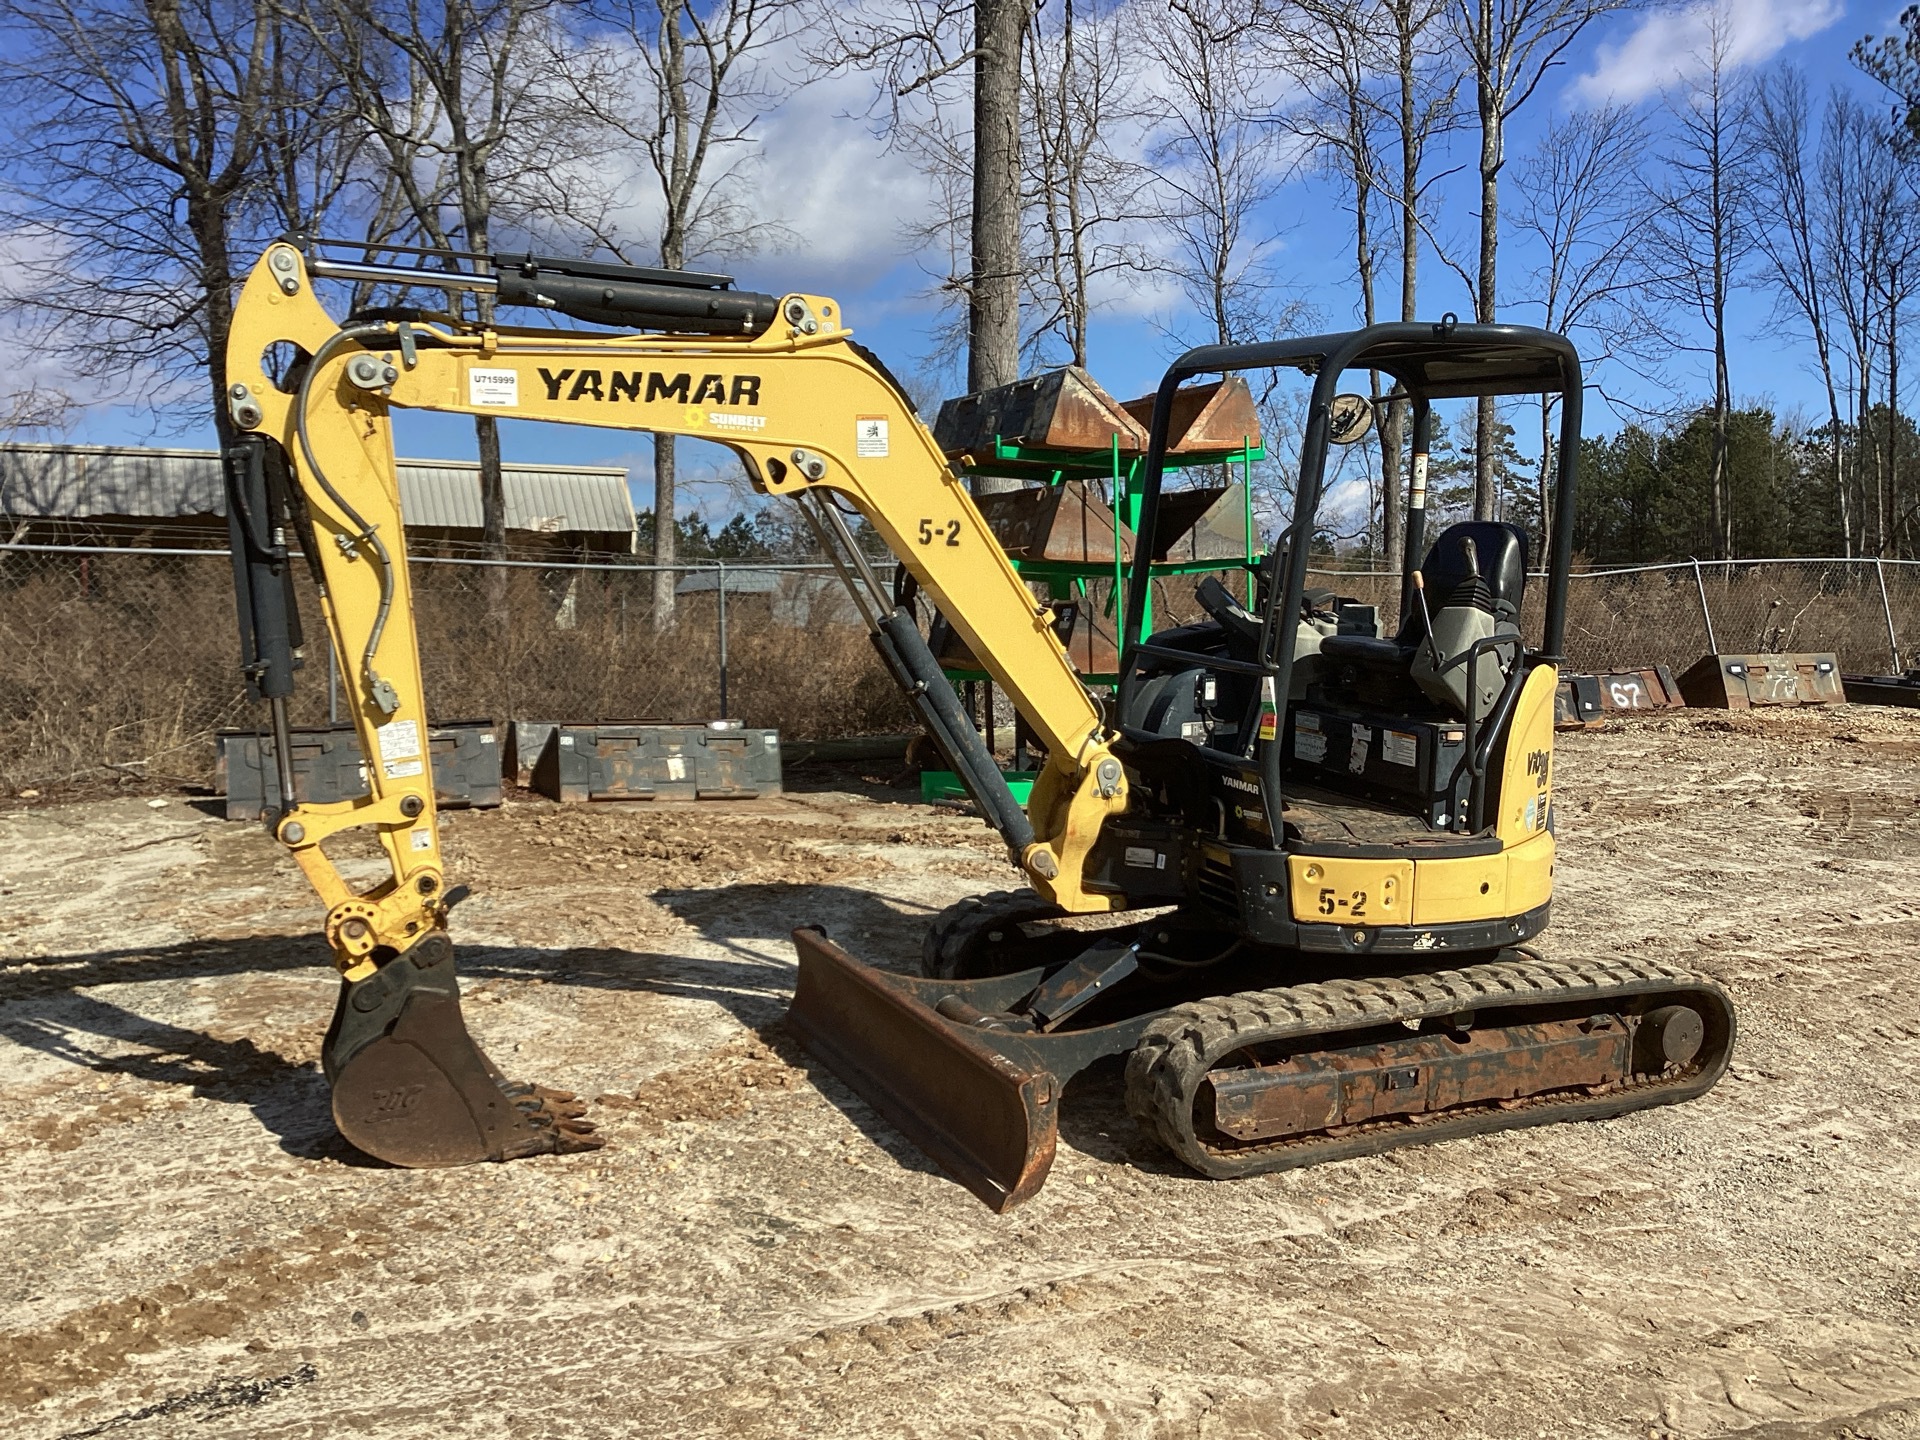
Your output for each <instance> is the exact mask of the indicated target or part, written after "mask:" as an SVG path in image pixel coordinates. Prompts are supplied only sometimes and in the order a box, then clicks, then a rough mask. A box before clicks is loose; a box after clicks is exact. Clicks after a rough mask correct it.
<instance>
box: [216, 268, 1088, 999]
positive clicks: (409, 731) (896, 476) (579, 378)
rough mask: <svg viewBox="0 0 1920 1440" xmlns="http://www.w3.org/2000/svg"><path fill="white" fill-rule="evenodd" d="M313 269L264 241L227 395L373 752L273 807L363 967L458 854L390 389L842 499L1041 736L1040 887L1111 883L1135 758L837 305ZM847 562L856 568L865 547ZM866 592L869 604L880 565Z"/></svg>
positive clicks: (1084, 892)
mask: <svg viewBox="0 0 1920 1440" xmlns="http://www.w3.org/2000/svg"><path fill="white" fill-rule="evenodd" d="M312 280H313V277H312V275H311V274H310V272H309V269H308V266H307V263H306V257H305V256H304V255H303V254H302V253H301V252H300V251H299V250H298V249H296V248H295V247H294V246H292V245H289V244H285V243H282V244H277V245H274V246H272V247H270V248H269V250H268V251H267V253H266V254H265V255H263V256H262V258H261V260H260V262H259V264H258V265H256V267H255V269H254V271H253V273H252V275H251V276H250V277H249V279H248V281H247V284H246V286H245V288H244V290H243V291H242V294H241V297H240V301H239V304H238V306H237V308H236V311H235V315H234V322H233V329H232V339H231V342H230V345H229V350H228V366H227V368H228V376H229V381H230V389H229V392H228V393H229V408H230V410H231V412H232V414H233V417H234V420H235V422H236V424H237V425H238V427H239V428H240V429H241V430H242V431H243V432H246V433H248V434H257V435H263V436H265V437H267V438H269V439H271V440H273V441H276V442H277V443H278V444H279V446H280V447H281V448H282V449H283V450H284V451H285V453H286V456H287V457H288V459H289V461H290V471H291V477H292V486H293V489H294V490H295V491H296V492H297V494H298V497H299V499H300V501H301V502H302V503H303V505H304V509H305V511H306V514H307V516H308V517H309V520H310V529H311V533H310V534H309V535H308V536H306V537H305V540H306V544H307V545H308V546H309V547H311V549H312V551H313V553H314V555H315V556H316V558H317V560H318V566H319V571H320V574H321V577H322V579H323V581H324V588H323V609H324V611H325V619H326V624H327V629H328V632H329V634H330V637H331V640H332V643H333V645H334V648H335V652H336V653H337V654H338V655H339V656H340V657H341V668H342V675H343V680H344V682H345V686H346V689H347V692H348V695H349V697H350V706H349V708H350V710H351V713H352V716H353V719H354V723H355V726H356V728H357V730H358V732H359V736H360V740H361V744H362V747H363V751H364V753H365V754H366V755H367V757H368V762H369V763H368V776H369V784H370V790H371V793H370V795H368V796H367V797H366V798H364V799H362V800H356V801H350V802H345V803H342V804H334V805H295V806H292V807H290V808H289V809H287V811H286V812H285V813H284V814H283V815H282V816H281V818H280V820H279V826H278V835H279V838H280V839H281V840H282V841H283V842H284V843H285V844H286V845H287V846H288V847H289V849H290V850H291V851H292V853H293V855H294V856H295V858H296V859H297V860H298V861H299V863H300V865H301V867H302V869H303V870H304V871H305V873H306V874H307V876H308V878H309V880H310V881H311V882H312V883H313V885H314V887H315V888H316V889H317V890H318V891H319V893H320V895H321V897H322V898H323V899H324V900H325V901H326V902H327V905H328V907H329V913H328V919H327V938H328V941H329V943H330V944H331V945H332V946H333V948H334V950H335V953H336V955H337V956H338V958H339V961H340V965H341V968H342V971H343V973H345V974H346V975H347V977H348V978H349V980H359V979H365V978H367V977H368V976H370V975H371V974H372V973H373V972H374V970H375V969H377V968H378V965H379V963H380V961H381V959H382V958H383V957H384V956H385V955H387V954H391V953H393V952H397V951H401V950H405V949H406V948H408V947H409V946H410V945H412V944H413V943H415V942H416V941H417V939H418V938H419V937H420V936H421V935H423V934H425V933H426V932H428V931H430V930H432V929H435V928H437V927H438V926H439V925H440V924H441V923H442V917H441V914H440V908H439V907H440V905H441V900H440V896H441V894H442V892H443V888H444V872H443V868H442V865H441V861H440V850H439V842H438V836H437V832H436V829H435V817H434V806H433V777H432V772H431V767H430V765H429V764H428V760H427V753H428V752H427V716H426V711H425V702H424V697H423V694H422V684H421V678H420V662H419V653H418V644H417V637H416V635H415V625H414V612H413V606H412V601H411V587H410V584H409V578H408V570H407V556H406V549H405V544H404V536H403V532H402V516H401V513H400V501H399V486H398V481H397V478H396V471H395V463H394V452H393V441H392V431H391V424H390V419H389V416H390V413H391V412H392V411H393V410H395V409H418V410H432V411H439V412H443V413H455V414H470V415H489V416H495V417H500V418H508V419H516V420H544V421H552V422H555V423H559V424H576V425H594V426H599V427H603V428H608V427H610V428H620V429H632V430H644V431H650V432H654V433H658V434H671V435H683V436H690V437H694V438H698V439H702V440H708V441H713V442H715V443H718V444H722V445H725V446H727V447H728V448H729V449H731V450H733V451H734V452H735V453H736V454H737V455H739V456H740V457H741V458H742V460H743V461H744V462H745V465H746V468H747V471H748V473H749V474H750V475H751V476H752V477H753V480H754V483H755V485H756V487H757V488H758V489H760V490H761V491H762V492H764V493H766V494H769V495H781V496H790V497H794V498H796V499H798V500H799V501H801V503H802V504H803V505H805V506H808V507H809V509H810V511H811V513H812V515H813V517H814V518H815V519H816V520H817V521H820V522H823V529H825V530H827V531H829V532H830V531H832V530H833V529H834V528H836V527H838V528H839V533H840V535H841V536H842V537H844V536H845V535H846V531H845V529H844V526H841V524H840V522H839V520H838V518H837V517H838V515H839V509H838V505H839V502H844V503H845V504H847V505H850V506H851V507H852V508H853V509H854V510H856V511H858V512H859V514H860V515H861V516H863V517H864V518H865V519H866V520H867V522H868V523H869V524H870V525H871V526H872V527H873V528H874V530H875V531H876V532H878V534H879V535H880V536H881V537H882V538H883V539H884V540H885V542H886V544H887V546H888V548H889V549H890V550H891V551H892V552H893V554H894V555H895V556H896V557H898V558H899V559H900V560H901V561H902V562H903V563H904V564H905V565H906V567H907V568H908V570H909V571H911V573H912V574H913V575H914V577H915V578H916V579H917V580H918V581H919V583H920V585H921V587H922V588H923V589H924V590H926V591H927V593H928V594H929V595H931V596H932V597H933V599H934V601H935V603H937V604H938V605H939V606H940V607H941V609H942V611H943V612H944V613H945V614H946V615H947V616H948V617H949V618H950V619H951V621H952V622H953V624H954V626H955V628H956V629H958V630H959V631H960V633H961V634H962V636H964V638H965V639H966V641H967V642H968V644H969V646H970V647H971V649H972V651H973V653H974V654H975V655H978V656H981V657H983V659H984V661H985V663H986V664H987V666H988V668H989V670H990V673H992V675H993V676H994V678H995V680H996V681H997V682H998V683H999V684H1000V685H1001V686H1002V687H1004V689H1005V690H1006V691H1007V693H1008V694H1009V695H1010V696H1011V697H1012V699H1013V701H1014V703H1015V704H1016V705H1018V706H1019V707H1020V710H1021V712H1022V714H1023V715H1025V716H1026V717H1027V719H1028V721H1029V722H1030V723H1031V724H1032V725H1033V727H1034V729H1035V730H1036V732H1037V733H1038V734H1039V736H1040V737H1041V739H1042V740H1043V741H1044V742H1045V744H1046V746H1047V750H1048V762H1047V769H1046V771H1045V772H1044V773H1043V775H1042V776H1041V777H1040V779H1039V781H1038V782H1037V783H1036V786H1035V791H1034V799H1033V802H1032V803H1031V805H1030V808H1029V815H1030V820H1031V831H1030V833H1026V834H1015V835H1012V836H1010V837H1009V838H1010V840H1011V841H1014V842H1016V848H1017V850H1018V852H1019V853H1018V854H1017V855H1016V859H1017V860H1018V861H1019V863H1020V864H1021V866H1022V867H1023V869H1025V870H1026V872H1027V874H1028V875H1029V877H1030V878H1031V879H1032V881H1033V882H1034V884H1035V886H1036V888H1038V889H1040V890H1041V891H1042V893H1044V894H1046V895H1047V896H1048V897H1049V898H1051V899H1053V900H1054V901H1055V902H1056V903H1059V904H1061V905H1062V906H1064V907H1065V908H1067V909H1069V910H1074V911H1090V910H1105V909H1109V908H1112V907H1113V906H1114V905H1115V904H1116V903H1118V902H1117V901H1116V900H1115V899H1114V897H1111V896H1109V895H1106V894H1102V893H1097V892H1093V891H1089V890H1088V889H1086V888H1085V887H1084V886H1083V885H1082V883H1081V873H1082V869H1083V865H1084V861H1085V858H1086V855H1087V852H1088V850H1089V849H1090V847H1091V845H1092V843H1093V840H1094V839H1095V837H1096V836H1097V834H1098V832H1099V827H1100V824H1101V822H1102V820H1103V819H1104V818H1105V817H1106V816H1107V815H1109V814H1112V813H1116V812H1118V811H1119V810H1120V809H1122V808H1123V807H1124V805H1125V777H1124V774H1123V771H1122V767H1121V766H1120V764H1119V762H1118V761H1117V760H1115V759H1114V758H1113V757H1112V756H1111V755H1110V754H1109V752H1108V749H1107V735H1106V732H1105V730H1104V727H1103V726H1102V724H1101V720H1100V715H1099V712H1098V710H1097V709H1096V707H1095V705H1094V702H1093V700H1092V698H1091V696H1090V695H1089V694H1088V693H1087V690H1086V688H1085V686H1084V685H1083V684H1082V683H1081V681H1080V679H1079V676H1078V674H1077V672H1076V671H1075V670H1074V668H1073V666H1072V664H1071V663H1070V662H1069V661H1068V659H1067V657H1066V654H1065V651H1064V649H1063V648H1062V646H1061V644H1060V642H1059V640H1058V638H1057V637H1056V636H1055V634H1054V632H1053V630H1052V628H1051V623H1050V622H1051V616H1050V613H1049V612H1048V610H1047V608H1046V607H1044V606H1042V605H1040V604H1038V603H1036V602H1035V600H1034V599H1033V597H1032V595H1031V593H1030V592H1029V591H1028V590H1027V588H1026V586H1025V585H1024V584H1023V583H1022V582H1021V580H1020V577H1019V575H1018V573H1017V572H1016V571H1015V570H1014V568H1013V566H1012V565H1011V563H1010V562H1009V561H1008V559H1007V557H1006V555H1005V553H1004V551H1003V550H1002V549H1001V547H1000V546H999V544H998V543H997V542H996V540H995V538H994V536H993V533H992V531H991V530H990V529H989V528H988V526H987V524H986V522H985V521H984V520H983V519H982V518H981V515H980V513H979V511H978V510H977V509H976V508H975V507H974V505H973V503H972V501H971V499H970V498H969V497H968V495H967V492H966V487H965V484H964V483H963V481H962V480H961V479H960V478H959V477H958V476H956V475H955V474H954V472H953V471H952V469H951V468H950V467H949V466H948V465H947V464H946V461H945V459H944V457H943V456H942V455H941V453H940V451H939V450H938V448H937V447H936V446H935V444H934V442H933V438H932V436H931V435H930V434H929V433H928V432H927V430H926V427H925V426H923V425H922V424H921V423H920V422H919V420H918V419H917V418H916V417H915V416H914V414H913V411H912V407H911V406H910V405H909V403H908V402H907V401H906V399H905V398H904V397H903V396H902V395H901V394H900V392H899V390H898V389H897V388H896V387H895V385H894V384H893V383H892V381H891V380H890V379H889V378H888V377H887V375H886V374H885V372H884V371H883V370H882V369H881V368H880V367H879V366H878V365H877V364H876V363H875V362H874V361H873V360H872V359H871V358H870V357H869V356H868V355H867V354H866V353H865V352H864V351H863V350H861V349H860V348H859V347H858V346H856V345H854V344H853V343H852V341H851V337H850V334H849V332H848V331H847V330H846V328H845V327H844V323H843V317H842V315H841V313H840V309H839V306H838V305H837V304H836V303H835V302H834V301H832V300H830V299H827V298H825V297H820V296H810V295H789V296H786V297H784V298H783V299H781V300H780V301H779V302H778V312H777V317H776V320H775V322H774V323H773V324H772V325H771V326H770V327H769V328H767V329H765V330H763V331H761V332H760V333H759V334H757V335H709V334H700V335H676V334H664V335H655V334H627V335H620V334H603V333H590V332H573V331H561V330H554V329H525V328H512V327H506V326H498V327H494V326H488V327H485V328H481V327H469V326H465V325H459V324H454V323H439V324H428V323H420V322H413V321H404V320H393V319H379V320H371V321H367V322H363V323H351V324H348V325H346V326H342V325H341V324H339V323H338V322H337V321H336V320H334V318H333V317H332V316H330V315H329V314H328V313H327V311H326V310H325V309H324V307H323V306H322V305H321V304H320V303H319V301H318V299H317V298H316V297H315V295H314V293H313V289H312ZM289 354H291V355H293V356H295V357H297V360H296V363H295V364H294V365H293V366H292V367H291V371H290V376H283V377H280V378H276V377H275V376H273V375H270V374H269V373H268V370H267V368H266V367H267V366H268V365H269V363H270V362H271V361H272V360H273V359H274V358H275V357H276V356H278V357H285V356H287V355H289ZM828 538H831V536H830V535H829V537H828ZM847 563H848V565H849V567H850V568H852V569H860V568H864V561H863V560H861V559H860V557H858V556H857V554H856V555H852V556H849V557H848V561H847ZM850 578H853V579H856V580H857V579H858V578H859V577H857V576H853V577H850ZM868 578H869V579H871V572H870V571H869V572H868ZM867 589H868V591H869V602H870V606H872V605H877V603H878V602H877V597H876V595H875V593H874V592H877V590H878V586H877V584H872V585H869V586H868V587H867ZM869 619H870V621H871V622H872V623H873V624H874V626H875V630H876V634H877V636H879V637H880V638H879V642H878V643H879V644H880V648H881V649H882V652H883V654H886V655H887V656H888V659H889V663H890V664H892V665H893V668H894V669H895V672H896V675H897V677H898V678H900V679H901V680H902V683H903V684H905V685H907V686H908V687H909V689H910V691H913V690H919V691H926V690H928V689H931V688H935V687H937V686H938V685H943V684H944V682H943V681H941V680H940V679H939V677H938V676H937V674H935V675H932V676H929V675H928V674H926V673H925V672H926V666H925V664H924V663H922V664H919V665H915V664H912V663H904V662H903V661H902V657H901V656H900V655H899V654H898V651H899V649H900V648H901V646H903V645H917V644H918V643H919V642H918V637H917V635H914V636H913V637H912V639H911V640H908V639H907V638H906V637H905V635H904V633H903V631H902V629H901V622H900V617H899V616H897V615H895V616H888V615H886V614H876V613H870V614H869ZM889 620H891V622H892V624H891V625H889V623H888V622H889ZM895 642H898V643H895ZM911 658H912V657H907V659H908V660H911ZM922 660H923V661H924V656H922ZM930 682H931V683H930ZM969 738H970V736H969ZM995 778H996V779H997V772H996V775H995ZM362 826H364V827H370V828H372V829H373V831H374V832H375V834H376V835H377V836H378V837H379V840H380V843H381V844H382V845H383V847H384V848H385V851H386V854H387V857H388V860H389V862H390V864H391V867H392V872H393V874H392V879H391V880H390V881H388V882H386V883H384V884H382V885H380V886H378V887H376V888H375V889H374V890H372V891H370V892H366V893H356V892H354V891H353V890H352V889H351V887H349V886H348V885H347V884H346V883H345V882H344V881H343V880H342V878H341V877H340V875H339V873H338V871H337V870H336V869H335V868H334V866H333V865H332V863H331V861H329V860H328V858H327V857H326V855H325V853H324V852H323V850H322V849H321V842H322V841H324V840H325V839H326V838H327V837H329V836H330V835H334V834H337V833H339V832H340V831H342V830H345V829H348V828H354V827H362ZM1006 828H1007V827H1006V826H1004V825H1003V832H1004V831H1005V829H1006Z"/></svg>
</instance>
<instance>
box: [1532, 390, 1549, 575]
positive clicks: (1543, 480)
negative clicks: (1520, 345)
mask: <svg viewBox="0 0 1920 1440" xmlns="http://www.w3.org/2000/svg"><path fill="white" fill-rule="evenodd" d="M1552 534H1553V397H1552V396H1550V395H1542V396H1541V397H1540V544H1539V547H1538V548H1537V549H1535V550H1534V552H1533V553H1534V554H1535V555H1536V556H1537V557H1539V558H1538V560H1537V561H1536V563H1537V564H1545V563H1546V556H1547V547H1548V546H1549V545H1550V544H1551V543H1552V542H1551V540H1550V538H1549V537H1551V536H1552Z"/></svg>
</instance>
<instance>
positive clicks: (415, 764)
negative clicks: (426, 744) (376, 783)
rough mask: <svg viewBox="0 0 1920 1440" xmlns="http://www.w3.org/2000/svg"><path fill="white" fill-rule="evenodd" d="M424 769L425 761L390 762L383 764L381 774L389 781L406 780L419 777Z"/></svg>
mask: <svg viewBox="0 0 1920 1440" xmlns="http://www.w3.org/2000/svg"><path fill="white" fill-rule="evenodd" d="M424 769H426V762H425V761H424V760H388V761H385V762H383V763H382V764H381V766H380V773H381V774H383V775H385V776H386V777H387V779H389V780H404V779H406V778H407V776H409V775H418V774H419V773H420V772H421V771H422V770H424Z"/></svg>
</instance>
